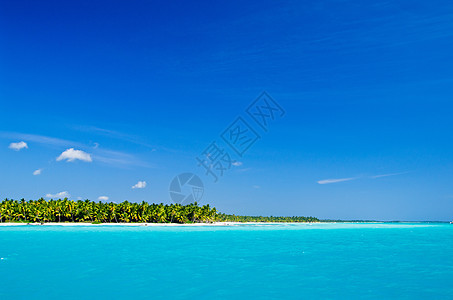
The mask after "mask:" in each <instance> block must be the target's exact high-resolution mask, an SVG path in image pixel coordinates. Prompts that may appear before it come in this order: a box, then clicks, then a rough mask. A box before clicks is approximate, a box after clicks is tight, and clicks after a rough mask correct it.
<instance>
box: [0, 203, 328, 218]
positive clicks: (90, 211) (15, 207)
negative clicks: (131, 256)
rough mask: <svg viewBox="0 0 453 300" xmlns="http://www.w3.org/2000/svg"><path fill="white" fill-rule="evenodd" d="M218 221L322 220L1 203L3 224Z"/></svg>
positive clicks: (197, 209)
mask: <svg viewBox="0 0 453 300" xmlns="http://www.w3.org/2000/svg"><path fill="white" fill-rule="evenodd" d="M12 222H16V223H41V224H44V223H69V222H70V223H91V224H103V223H179V224H193V223H215V222H298V223H302V222H320V220H319V219H317V218H315V217H296V216H294V217H272V216H271V217H263V216H236V215H230V214H223V213H219V212H218V211H217V210H216V208H214V207H210V206H209V204H205V205H203V206H199V205H198V203H196V202H195V203H191V204H187V205H181V204H163V203H160V204H150V203H148V202H145V201H143V202H141V203H134V202H128V201H124V202H121V203H114V202H100V201H99V202H95V201H90V200H85V201H82V200H78V201H73V200H69V199H67V198H64V199H58V200H53V199H52V200H49V201H46V200H45V199H44V198H40V199H38V200H29V201H27V200H25V199H21V200H19V201H18V200H11V199H5V200H3V201H2V202H1V203H0V223H12Z"/></svg>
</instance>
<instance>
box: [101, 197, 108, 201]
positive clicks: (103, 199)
mask: <svg viewBox="0 0 453 300" xmlns="http://www.w3.org/2000/svg"><path fill="white" fill-rule="evenodd" d="M98 200H99V201H107V200H109V197H107V196H100V197H98Z"/></svg>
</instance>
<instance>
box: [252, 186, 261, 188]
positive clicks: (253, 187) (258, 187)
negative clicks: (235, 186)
mask: <svg viewBox="0 0 453 300" xmlns="http://www.w3.org/2000/svg"><path fill="white" fill-rule="evenodd" d="M252 188H254V189H260V188H261V187H260V186H259V185H252Z"/></svg>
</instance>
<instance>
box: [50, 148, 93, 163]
mask: <svg viewBox="0 0 453 300" xmlns="http://www.w3.org/2000/svg"><path fill="white" fill-rule="evenodd" d="M77 159H78V160H81V161H86V162H92V161H93V160H92V159H91V155H90V154H88V153H86V152H84V151H82V150H74V148H70V149H67V150H65V151H64V152H63V153H61V154H60V156H58V157H57V161H61V160H66V161H75V160H77Z"/></svg>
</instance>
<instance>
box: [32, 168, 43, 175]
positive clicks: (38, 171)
mask: <svg viewBox="0 0 453 300" xmlns="http://www.w3.org/2000/svg"><path fill="white" fill-rule="evenodd" d="M41 172H42V169H38V170H35V171H34V172H33V175H41Z"/></svg>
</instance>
